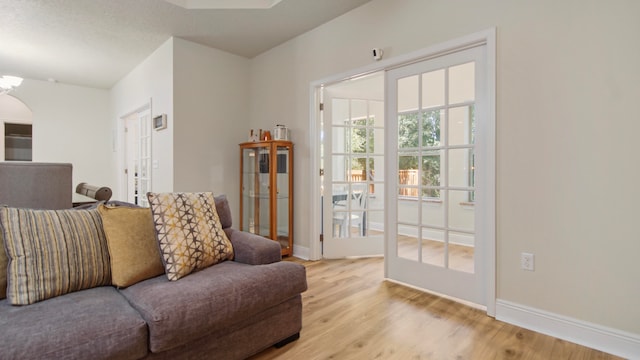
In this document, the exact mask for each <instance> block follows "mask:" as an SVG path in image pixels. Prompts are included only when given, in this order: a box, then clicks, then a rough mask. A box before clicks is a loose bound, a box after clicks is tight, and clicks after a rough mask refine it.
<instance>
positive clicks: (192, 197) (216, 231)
mask: <svg viewBox="0 0 640 360" xmlns="http://www.w3.org/2000/svg"><path fill="white" fill-rule="evenodd" d="M147 197H148V199H149V204H150V205H151V211H152V213H153V222H154V224H155V230H156V235H157V238H158V242H159V244H160V252H161V254H162V261H163V264H164V266H165V273H166V274H167V278H168V279H169V280H172V281H173V280H178V279H180V278H182V277H184V276H186V275H189V274H190V273H192V272H193V271H196V270H201V269H204V268H206V267H208V266H211V265H213V264H217V263H219V262H222V261H224V260H229V259H232V258H233V247H232V246H231V242H230V241H229V239H228V238H227V235H226V234H225V232H224V230H223V229H222V226H221V225H220V218H219V217H218V213H217V211H216V206H215V201H214V198H213V194H212V193H210V192H205V193H151V192H150V193H147Z"/></svg>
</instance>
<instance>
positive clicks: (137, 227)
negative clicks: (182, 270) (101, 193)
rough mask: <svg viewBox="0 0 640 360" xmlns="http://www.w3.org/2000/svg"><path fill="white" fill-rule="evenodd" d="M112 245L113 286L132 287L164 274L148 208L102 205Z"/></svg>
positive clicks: (110, 252) (100, 206)
mask: <svg viewBox="0 0 640 360" xmlns="http://www.w3.org/2000/svg"><path fill="white" fill-rule="evenodd" d="M98 212H99V213H100V217H101V218H102V226H103V228H104V234H105V236H106V237H107V245H108V246H109V257H110V262H111V283H112V284H113V285H115V286H118V287H127V286H131V285H133V284H135V283H137V282H140V281H142V280H146V279H150V278H152V277H155V276H158V275H160V274H163V273H164V266H163V265H162V259H161V258H160V250H158V241H157V240H156V232H155V229H154V225H153V218H152V217H151V210H150V209H149V208H134V207H126V206H115V207H114V206H105V205H102V204H101V205H99V206H98Z"/></svg>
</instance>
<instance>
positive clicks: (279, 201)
mask: <svg viewBox="0 0 640 360" xmlns="http://www.w3.org/2000/svg"><path fill="white" fill-rule="evenodd" d="M289 160H290V159H289V147H288V146H278V147H277V149H276V169H275V170H276V206H277V214H278V216H277V220H276V221H277V228H276V231H277V236H278V241H279V242H280V245H281V246H282V247H283V248H288V247H289V237H290V236H291V234H289V228H290V227H289V210H290V209H289V196H290V194H289V191H290V184H289V171H290V169H289Z"/></svg>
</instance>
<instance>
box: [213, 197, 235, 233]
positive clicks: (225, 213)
mask: <svg viewBox="0 0 640 360" xmlns="http://www.w3.org/2000/svg"><path fill="white" fill-rule="evenodd" d="M214 201H215V202H216V212H217V213H218V217H219V218H220V225H222V228H223V229H228V228H230V227H231V225H233V223H232V222H231V208H230V207H229V201H228V200H227V195H218V196H216V197H215V198H214Z"/></svg>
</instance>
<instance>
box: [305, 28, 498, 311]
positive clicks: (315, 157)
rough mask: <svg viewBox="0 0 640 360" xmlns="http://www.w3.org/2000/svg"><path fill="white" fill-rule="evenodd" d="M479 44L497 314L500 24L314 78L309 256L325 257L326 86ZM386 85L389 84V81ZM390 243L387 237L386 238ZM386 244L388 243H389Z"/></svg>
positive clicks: (489, 254)
mask: <svg viewBox="0 0 640 360" xmlns="http://www.w3.org/2000/svg"><path fill="white" fill-rule="evenodd" d="M478 45H484V46H486V50H487V52H486V56H487V58H486V61H487V62H486V69H485V71H486V76H487V89H486V90H487V97H488V101H487V103H488V107H489V108H488V109H487V114H488V124H487V128H486V130H487V134H488V136H490V137H491V138H490V139H488V140H489V141H488V144H487V149H486V151H487V164H486V169H487V171H486V172H485V175H486V176H487V177H490V178H491V179H488V180H490V182H489V183H490V184H492V186H489V187H488V189H487V194H486V196H487V201H486V208H487V212H488V214H487V220H488V221H487V223H486V224H483V227H482V228H481V229H478V231H482V232H483V234H484V236H486V238H487V242H486V244H485V247H486V248H485V251H484V256H483V258H482V259H480V261H482V262H483V266H484V267H485V269H486V272H485V279H484V282H485V288H486V304H487V314H488V315H490V316H495V302H496V207H495V202H496V201H495V200H496V191H495V177H496V160H495V156H496V152H495V148H496V145H495V143H496V141H495V140H496V138H495V136H496V134H495V131H496V126H495V123H496V107H495V103H496V95H495V94H496V28H489V29H486V30H483V31H479V32H476V33H473V34H469V35H466V36H463V37H460V38H456V39H453V40H449V41H445V42H443V43H439V44H436V45H432V46H429V47H427V48H424V49H420V50H417V51H414V52H411V53H408V54H404V55H399V56H396V57H393V58H390V59H386V60H381V61H378V62H375V63H372V64H369V65H366V66H363V67H360V68H356V69H353V70H350V71H346V72H343V73H340V74H336V75H332V76H329V77H326V78H323V79H320V80H316V81H312V82H311V84H310V87H309V129H310V131H309V143H310V145H311V147H310V157H311V159H310V162H311V164H310V166H311V168H310V171H311V176H310V177H309V178H310V180H309V181H310V184H309V185H310V189H311V191H309V193H308V194H309V195H308V196H309V199H308V201H309V204H311V219H312V221H311V229H310V230H311V234H310V235H311V241H310V244H309V259H311V260H319V259H321V258H322V251H321V249H322V244H321V242H320V234H321V225H320V222H321V221H320V219H321V212H320V209H321V208H320V206H321V199H320V196H319V193H316V191H317V190H319V189H320V185H321V184H320V137H319V134H320V122H319V121H318V120H319V119H320V116H321V110H320V103H321V100H322V99H321V92H322V87H323V86H326V85H330V84H333V83H337V82H341V81H345V80H349V79H353V78H356V77H360V76H363V75H367V74H370V73H374V72H378V71H386V70H390V69H393V68H396V67H400V66H405V65H409V64H412V63H415V62H419V61H423V60H427V59H431V58H436V57H439V56H442V55H446V54H449V53H453V52H457V51H460V50H464V49H467V48H470V47H475V46H478ZM385 87H386V85H385ZM385 243H386V238H385ZM385 248H386V244H385ZM385 276H386V264H385Z"/></svg>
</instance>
